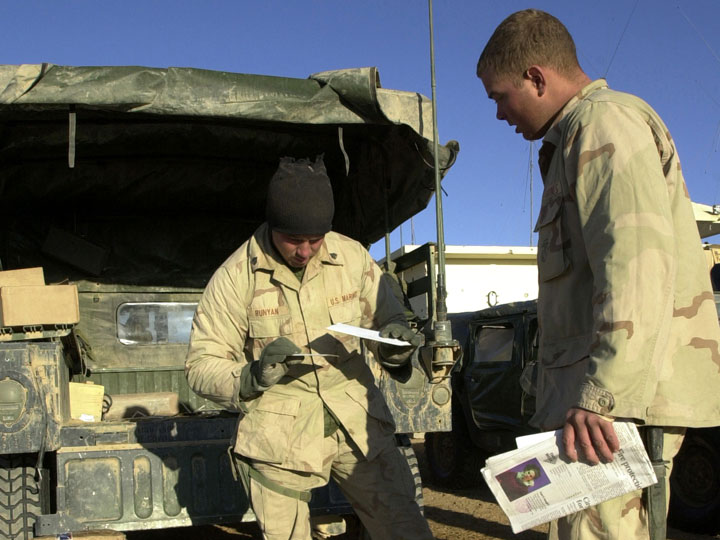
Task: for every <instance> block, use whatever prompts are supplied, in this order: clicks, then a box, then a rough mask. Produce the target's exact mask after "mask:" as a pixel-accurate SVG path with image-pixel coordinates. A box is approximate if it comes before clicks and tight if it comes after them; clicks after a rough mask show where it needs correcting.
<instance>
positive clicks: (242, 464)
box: [228, 446, 312, 503]
mask: <svg viewBox="0 0 720 540" xmlns="http://www.w3.org/2000/svg"><path fill="white" fill-rule="evenodd" d="M228 456H230V462H231V464H232V465H234V466H233V467H232V471H233V477H234V478H235V480H236V481H237V480H238V477H239V479H240V481H241V482H242V484H243V487H244V488H245V493H246V494H247V497H248V499H250V478H252V479H253V480H255V481H256V482H257V483H258V484H260V485H261V486H263V487H264V488H267V489H269V490H270V491H274V492H275V493H279V494H280V495H285V496H286V497H291V498H293V499H300V500H301V501H303V502H306V503H309V502H310V499H311V498H312V493H310V492H309V491H300V490H297V489H292V488H289V487H285V486H281V485H280V484H278V483H277V482H274V481H272V480H270V479H269V478H268V477H267V476H265V475H264V474H262V473H261V472H259V471H257V470H255V469H253V467H252V465H251V464H250V462H249V461H248V459H247V458H246V457H245V456H241V455H240V454H236V453H235V452H233V449H232V447H231V446H230V447H228Z"/></svg>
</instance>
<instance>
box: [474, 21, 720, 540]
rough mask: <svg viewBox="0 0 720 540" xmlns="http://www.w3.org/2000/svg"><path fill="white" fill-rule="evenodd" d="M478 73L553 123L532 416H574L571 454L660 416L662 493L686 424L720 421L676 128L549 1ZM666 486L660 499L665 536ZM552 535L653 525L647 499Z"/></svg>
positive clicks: (541, 121) (513, 103)
mask: <svg viewBox="0 0 720 540" xmlns="http://www.w3.org/2000/svg"><path fill="white" fill-rule="evenodd" d="M477 75H478V77H480V79H482V82H483V85H484V86H485V90H486V91H487V94H488V97H490V99H493V100H495V102H496V104H497V118H498V120H505V121H506V122H508V124H510V125H511V126H515V131H516V132H517V133H521V134H522V135H523V137H525V138H526V139H528V140H537V139H540V138H542V139H543V145H542V148H541V149H540V152H539V166H540V172H541V174H542V177H543V183H544V190H543V197H542V206H541V209H540V216H539V218H538V222H537V227H536V231H538V233H539V239H538V277H539V285H540V287H539V297H538V318H539V323H540V329H541V330H540V331H541V334H540V336H541V337H540V360H539V365H540V370H539V379H538V395H537V406H536V411H537V412H536V414H535V416H534V417H533V419H532V422H533V423H534V424H535V425H536V426H538V427H540V428H542V429H558V428H563V443H564V447H565V451H566V453H567V455H568V457H569V458H570V459H572V460H577V459H578V457H580V458H584V459H586V460H587V461H588V462H590V463H597V462H599V461H600V460H603V461H612V459H613V452H615V451H616V450H617V449H618V440H617V437H616V435H615V431H614V429H613V424H612V422H613V419H614V418H623V419H630V420H632V421H634V422H636V423H637V424H640V425H645V426H653V427H652V428H649V429H647V430H646V431H647V432H648V433H649V434H650V435H651V438H653V436H655V435H657V434H658V433H659V437H654V438H655V439H656V440H655V442H654V443H653V444H651V445H650V446H649V449H650V450H653V451H657V454H658V455H657V456H656V458H657V461H658V462H662V461H664V463H665V466H664V467H663V466H662V465H661V466H660V467H659V469H656V470H658V472H660V473H666V474H665V482H662V481H661V482H660V483H659V486H658V487H659V488H660V492H661V497H662V490H663V489H664V488H666V486H667V478H669V475H670V469H671V466H672V460H673V457H674V456H675V454H676V453H677V451H678V449H679V448H680V445H681V443H682V439H683V436H684V432H685V428H686V427H705V426H715V425H718V424H720V393H718V391H717V389H718V387H719V386H720V370H719V369H718V366H719V365H720V351H719V350H718V341H719V338H720V332H719V330H718V320H717V313H716V311H715V304H714V299H713V293H712V289H711V287H710V279H709V275H708V272H707V264H706V262H705V258H704V255H703V252H702V248H701V243H700V238H699V234H698V230H697V226H696V224H695V221H694V217H693V211H692V207H691V202H690V198H689V195H688V192H687V188H686V186H685V181H684V180H683V176H682V171H681V169H680V161H679V159H678V155H677V150H676V148H675V144H674V143H673V140H672V139H671V138H670V134H669V133H668V130H667V128H666V127H665V125H664V124H663V122H662V120H661V119H660V117H659V116H658V115H657V113H656V112H655V111H654V110H653V109H652V108H651V107H650V106H649V105H647V104H646V103H645V102H644V101H642V100H641V99H639V98H637V97H635V96H632V95H629V94H624V93H620V92H615V91H613V90H610V89H609V88H608V86H607V83H606V82H605V81H604V80H602V79H600V80H596V81H591V80H590V78H589V77H588V76H587V75H586V74H585V73H584V72H583V71H582V69H581V68H580V66H579V64H578V61H577V56H576V52H575V44H574V43H573V40H572V37H571V36H570V34H569V33H568V31H567V29H566V28H565V26H564V25H563V24H562V23H561V22H560V21H559V20H557V19H556V18H555V17H553V16H552V15H549V14H548V13H544V12H542V11H538V10H532V9H530V10H525V11H519V12H517V13H514V14H512V15H510V16H509V17H508V18H507V19H505V20H504V21H503V22H502V23H501V24H500V25H499V26H498V27H497V29H496V30H495V32H494V33H493V35H492V37H491V38H490V40H489V41H488V43H487V45H486V46H485V49H484V50H483V52H482V54H481V56H480V59H479V61H478V66H477ZM663 442H664V445H662V449H661V446H660V443H663ZM577 449H579V452H580V456H578V451H577ZM655 489H657V488H655ZM655 489H653V492H655ZM653 500H656V501H657V499H656V498H654V497H653ZM665 502H666V501H662V502H660V504H659V505H653V504H651V505H649V506H650V508H651V510H652V512H651V516H650V520H651V521H654V523H655V524H656V525H655V526H654V527H650V529H651V532H652V534H653V536H654V537H658V536H659V537H664V526H665V525H664V524H665V517H664V516H665V508H666V506H665V504H663V503H665ZM658 513H659V514H660V515H659V517H658V516H657V514H658ZM550 537H551V538H575V539H579V538H582V539H583V540H584V539H589V538H603V539H623V540H624V539H628V538H647V537H648V505H647V503H646V501H645V500H644V499H642V498H641V492H640V491H636V492H632V493H629V494H627V495H626V496H622V497H618V498H616V499H612V500H610V501H608V502H606V503H602V504H600V505H598V506H596V507H593V508H590V509H588V510H585V511H582V512H578V513H577V514H573V515H571V516H568V517H566V518H562V519H560V520H558V521H556V522H553V523H552V525H551V527H550Z"/></svg>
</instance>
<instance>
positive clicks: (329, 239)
mask: <svg viewBox="0 0 720 540" xmlns="http://www.w3.org/2000/svg"><path fill="white" fill-rule="evenodd" d="M338 247H339V246H338V242H337V237H336V235H335V234H334V233H333V232H329V233H327V234H326V235H325V241H324V242H323V245H322V246H321V247H320V250H319V251H318V252H317V253H316V254H315V256H314V257H313V258H312V259H311V260H310V262H309V263H308V264H307V267H306V269H305V275H304V276H303V281H304V282H307V281H309V280H310V279H312V278H314V277H315V276H316V275H317V274H319V273H320V271H321V270H322V267H323V265H325V264H329V265H333V266H342V265H343V264H344V263H343V260H342V255H341V253H340V251H339V250H338V249H337V248H338ZM248 259H249V260H250V268H251V269H252V271H253V272H256V271H258V270H263V271H266V272H270V273H272V275H273V278H274V279H276V280H278V281H280V282H281V283H283V284H284V285H287V286H288V287H291V288H293V289H296V288H298V285H299V284H298V281H297V277H296V276H295V274H293V272H292V270H291V269H290V267H289V266H288V265H287V264H286V263H285V261H283V260H282V259H281V257H280V254H279V253H277V250H276V249H275V247H274V246H273V244H272V239H271V237H270V227H269V226H268V224H267V223H263V224H262V225H260V227H258V229H257V230H256V231H255V233H254V234H253V236H252V238H251V239H250V245H249V246H248Z"/></svg>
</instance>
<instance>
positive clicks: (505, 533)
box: [127, 440, 720, 540]
mask: <svg viewBox="0 0 720 540" xmlns="http://www.w3.org/2000/svg"><path fill="white" fill-rule="evenodd" d="M413 447H414V448H415V453H416V454H417V456H418V462H419V464H420V472H421V474H422V476H423V479H424V484H425V485H424V488H423V496H424V502H425V515H426V517H427V519H428V522H429V523H430V528H431V529H432V532H433V535H434V536H435V538H436V539H437V540H492V539H497V540H505V539H517V540H543V539H544V538H545V532H546V531H547V526H545V525H543V526H540V527H536V528H534V529H532V530H529V531H524V532H522V533H519V534H513V533H512V530H511V529H510V523H509V521H508V520H507V517H506V516H505V514H504V513H503V512H502V510H501V509H500V507H499V506H498V505H497V504H496V503H495V500H494V498H493V496H492V494H491V493H490V491H489V490H488V489H487V488H486V487H485V486H483V487H481V488H476V489H466V490H458V491H448V490H443V489H439V488H437V487H436V486H433V485H432V484H430V483H428V482H427V481H425V479H426V478H427V474H426V471H427V469H426V465H425V461H424V452H423V448H422V441H420V440H414V441H413ZM127 538H128V540H170V539H172V540H184V539H190V538H192V539H197V538H202V539H203V540H240V539H246V540H262V535H261V534H260V531H259V530H258V528H257V525H256V524H255V523H243V524H238V525H234V526H214V527H213V526H205V527H189V528H182V529H166V530H159V531H137V532H129V533H127ZM708 538H720V535H719V536H714V537H713V536H706V535H698V534H691V533H686V532H683V531H678V530H674V529H670V530H669V531H668V539H669V540H700V539H708Z"/></svg>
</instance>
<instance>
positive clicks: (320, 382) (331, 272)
mask: <svg viewBox="0 0 720 540" xmlns="http://www.w3.org/2000/svg"><path fill="white" fill-rule="evenodd" d="M333 215H334V204H333V196H332V186H331V183H330V179H329V178H328V176H327V173H326V171H325V166H324V165H323V163H322V159H321V158H318V159H316V160H315V161H314V162H312V161H309V160H293V159H290V158H284V159H283V160H281V162H280V165H279V167H278V170H277V172H276V173H275V175H274V176H273V178H272V179H271V181H270V184H269V187H268V197H267V207H266V218H267V223H265V224H263V225H262V226H261V227H260V228H259V229H258V230H257V231H256V232H255V234H254V235H253V236H252V238H251V239H250V240H248V241H247V242H246V243H245V244H243V245H242V246H241V247H240V248H239V249H238V250H237V251H236V252H235V253H234V254H233V255H231V256H230V258H229V259H228V260H227V261H225V263H224V264H223V265H222V266H221V267H220V268H219V269H218V270H217V271H216V272H215V274H214V275H213V277H212V279H211V280H210V282H209V283H208V286H207V288H206V290H205V292H204V293H203V297H202V299H201V301H200V303H199V305H198V308H197V311H196V314H195V319H194V320H193V329H192V335H191V340H190V348H189V351H188V357H187V362H186V374H187V379H188V382H189V384H190V386H191V388H192V389H193V390H194V391H195V392H197V393H198V394H200V395H201V396H204V397H207V398H208V399H211V400H213V401H216V402H217V403H219V404H220V405H222V406H223V407H225V408H228V409H233V410H239V411H242V413H243V414H241V415H240V420H239V422H238V427H237V433H236V437H235V442H234V447H233V461H234V463H235V465H236V469H237V472H238V473H239V476H240V478H241V479H242V480H243V484H244V487H245V489H246V492H247V493H248V495H249V497H250V501H251V504H252V508H253V511H254V512H255V515H256V517H257V520H258V524H259V525H260V528H261V530H262V532H263V535H264V537H265V538H266V539H273V540H274V539H278V540H279V539H283V540H287V539H292V540H310V538H311V529H312V526H311V519H310V514H309V509H308V504H307V503H308V501H309V499H310V491H311V490H312V489H313V488H316V487H319V486H323V485H325V484H327V482H328V481H329V479H330V478H331V477H332V478H333V479H334V480H335V481H336V482H337V484H338V486H339V487H340V489H341V490H342V491H343V493H344V494H345V496H346V498H347V499H348V501H350V503H351V504H352V505H353V507H354V509H355V511H356V513H357V515H358V516H359V517H360V519H361V520H362V522H363V524H364V525H365V528H366V529H367V530H368V532H369V534H370V536H371V537H372V538H374V539H376V540H382V539H396V540H403V539H413V540H415V539H419V540H425V539H430V538H432V534H431V533H430V529H429V527H428V525H427V522H426V521H425V519H424V517H423V516H422V512H421V511H420V508H419V506H418V504H417V502H416V499H415V490H414V482H413V479H412V475H411V472H410V469H409V467H408V464H407V462H406V460H405V458H404V457H403V455H402V454H401V452H400V451H399V450H398V448H397V447H396V443H395V437H394V430H395V426H394V422H393V419H392V415H391V414H390V411H389V410H388V408H387V405H386V404H385V402H384V400H383V397H382V395H381V393H380V391H379V390H378V388H377V387H376V386H375V383H374V377H373V374H372V372H371V371H370V368H369V367H368V365H367V363H366V362H365V359H364V355H363V352H362V348H361V343H360V340H359V339H358V338H356V337H353V336H349V335H346V334H338V333H334V332H332V331H329V330H328V326H330V325H331V324H334V323H346V324H350V325H354V326H360V327H364V328H374V329H379V330H380V333H381V335H384V336H389V337H396V338H399V339H401V340H403V341H404V342H405V343H404V344H402V345H386V344H382V345H381V346H379V347H377V350H374V352H375V353H376V357H377V359H378V360H379V362H380V363H381V364H382V365H383V366H384V367H385V368H387V369H391V370H393V369H398V367H401V366H404V365H406V364H407V362H408V361H409V359H410V357H411V355H412V353H413V351H414V350H415V349H416V348H417V346H418V345H420V344H421V342H422V337H421V336H420V335H419V334H417V333H415V332H414V331H412V330H411V329H410V328H409V327H408V326H407V323H406V322H405V315H404V309H403V306H402V305H401V304H400V302H399V301H398V300H397V299H396V298H395V296H394V295H393V292H392V290H391V289H390V288H389V286H388V285H387V282H386V280H384V279H383V278H382V272H381V270H380V268H379V267H378V266H377V264H375V262H374V261H373V260H372V258H371V257H370V254H369V253H368V252H367V250H366V249H365V248H364V247H363V246H362V245H361V244H359V243H358V242H356V241H354V240H352V239H350V238H347V237H346V236H343V235H341V234H338V233H335V232H332V231H331V228H332V219H333ZM317 532H319V533H322V531H321V530H319V531H317Z"/></svg>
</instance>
